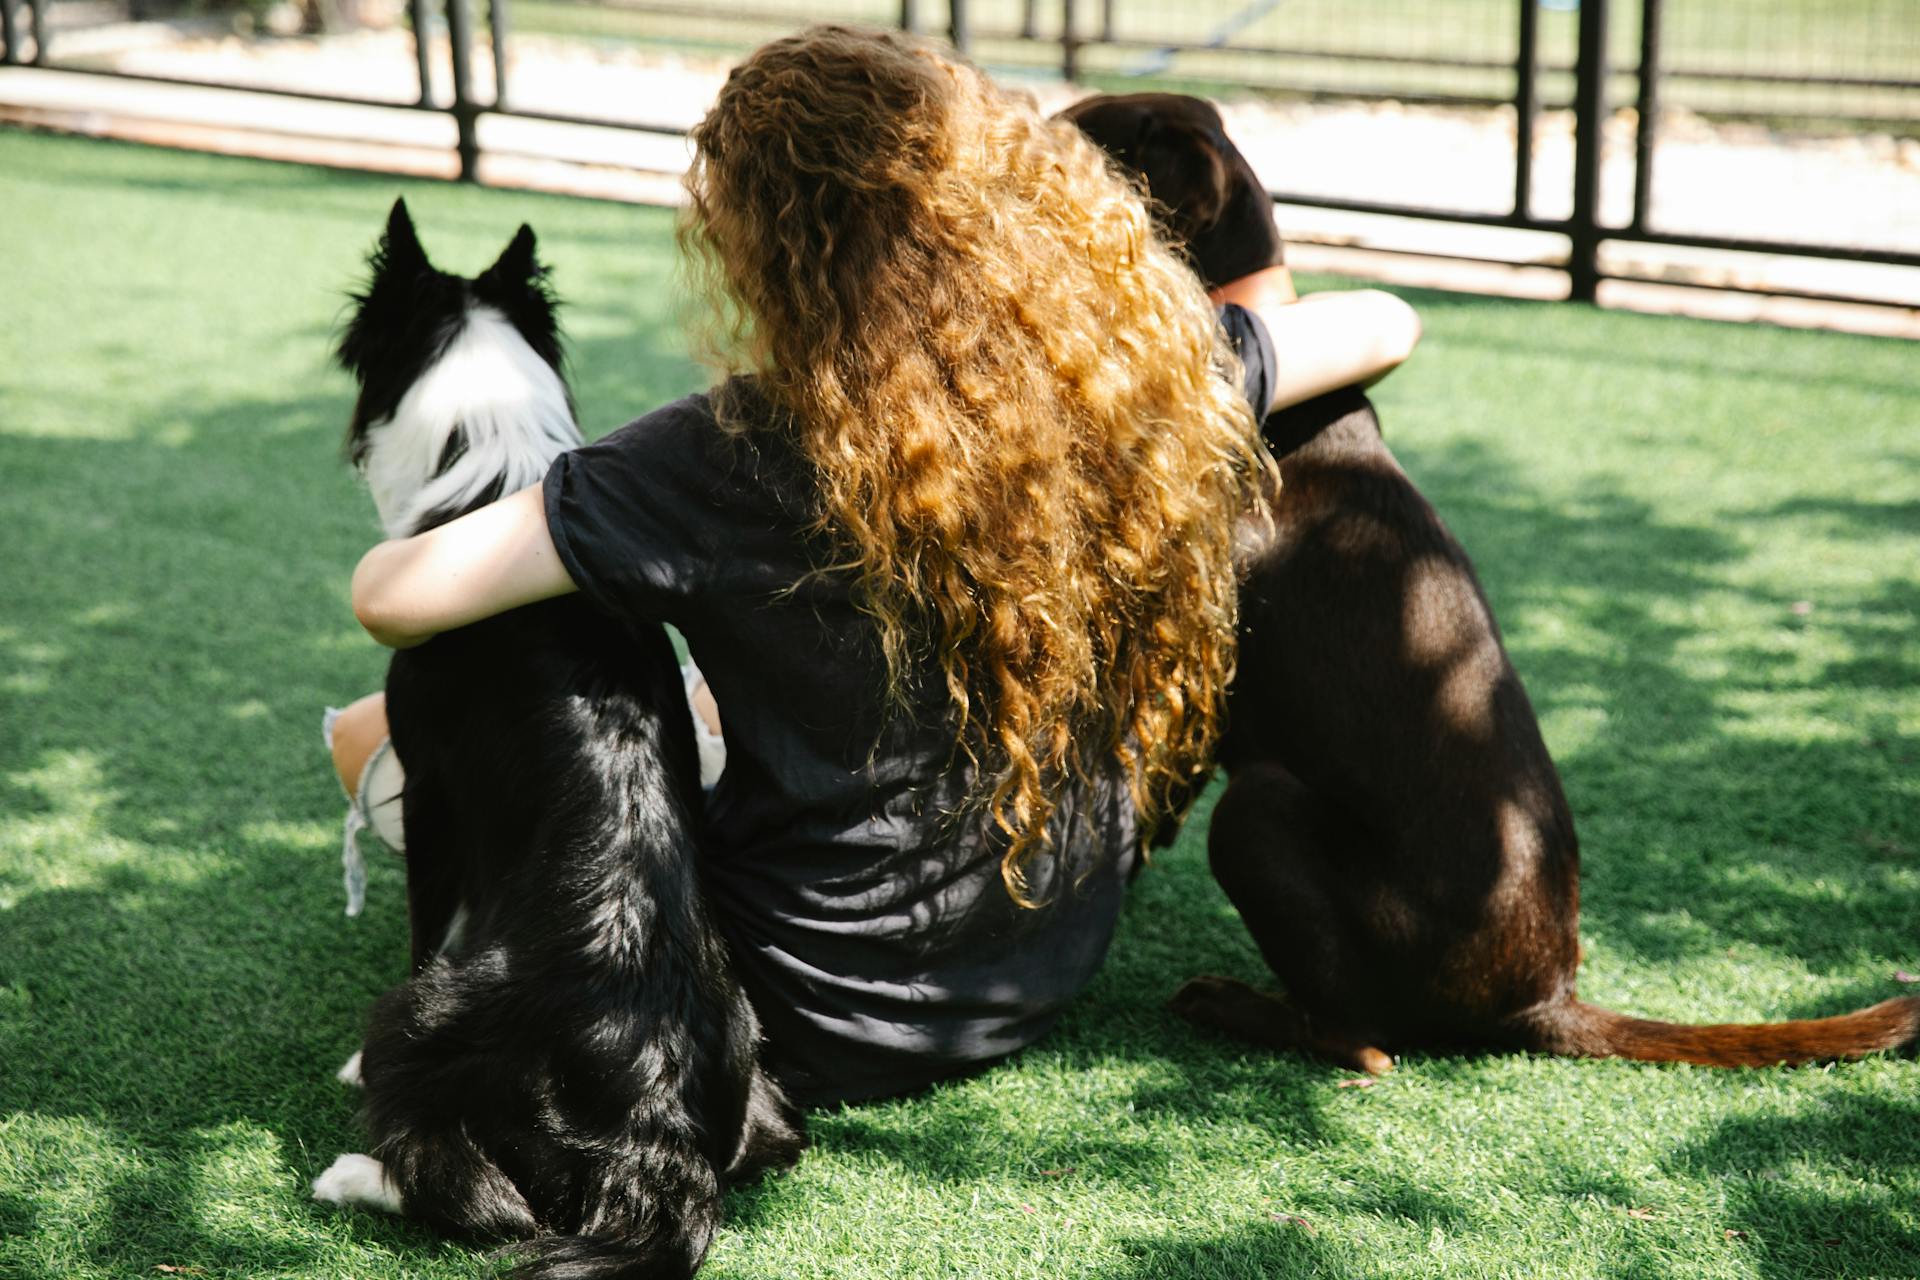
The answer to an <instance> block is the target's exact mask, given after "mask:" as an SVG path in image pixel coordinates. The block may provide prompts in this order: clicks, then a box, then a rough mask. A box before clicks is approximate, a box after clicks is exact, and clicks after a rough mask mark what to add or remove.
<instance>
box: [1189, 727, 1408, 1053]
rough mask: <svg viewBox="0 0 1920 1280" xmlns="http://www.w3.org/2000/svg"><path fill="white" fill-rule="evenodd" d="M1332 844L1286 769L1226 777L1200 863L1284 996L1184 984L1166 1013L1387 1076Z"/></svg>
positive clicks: (1325, 822) (1367, 976)
mask: <svg viewBox="0 0 1920 1280" xmlns="http://www.w3.org/2000/svg"><path fill="white" fill-rule="evenodd" d="M1343 843H1344V842H1343V840H1342V838H1341V830H1340V823H1339V821H1338V818H1337V815H1333V814H1330V813H1329V812H1327V810H1326V808H1325V806H1324V805H1322V804H1320V803H1319V802H1318V801H1317V800H1316V799H1315V798H1314V797H1313V796H1312V795H1311V794H1310V793H1309V792H1308V791H1307V790H1306V788H1305V787H1303V786H1302V785H1301V784H1300V782H1299V781H1298V780H1297V779H1296V778H1294V776H1293V775H1292V774H1290V773H1288V772H1287V771H1286V770H1284V769H1281V768H1279V767H1278V766H1272V765H1254V766H1249V767H1248V768H1246V769H1244V770H1242V771H1241V772H1240V773H1239V774H1237V775H1236V776H1235V777H1234V780H1233V782H1232V784H1231V785H1230V786H1229V787H1228V788H1227V792H1226V794H1225V795H1224V796H1222V797H1221V798H1220V802H1219V804H1218V805H1216V806H1215V808H1214V812H1213V821H1212V827H1211V829H1210V831H1209V833H1208V842H1207V851H1208V857H1209V861H1210V863H1211V865H1212V867H1213V874H1214V878H1215V879H1217V880H1218V881H1219V882H1220V886H1221V888H1223V889H1225V890H1226V893H1227V897H1228V898H1229V899H1231V900H1232V902H1233V904H1234V906H1235V907H1237V908H1238V909H1239V911H1240V916H1241V919H1242V920H1243V921H1244V922H1245V923H1246V925H1247V928H1248V931H1249V932H1250V933H1252V935H1253V940H1254V942H1255V943H1256V944H1258V946H1259V948H1260V952H1261V954H1262V955H1263V956H1265V957H1266V960H1267V964H1268V965H1269V966H1270V967H1271V968H1272V969H1273V971H1274V973H1275V974H1276V975H1277V976H1278V977H1279V978H1280V981H1281V983H1282V984H1283V985H1284V986H1285V988H1286V990H1287V998H1286V999H1281V998H1278V997H1274V996H1270V995H1263V994H1261V993H1259V992H1257V991H1255V990H1253V989H1252V988H1251V987H1248V986H1247V985H1246V984H1244V983H1240V982H1235V981H1233V980H1231V979H1227V978H1213V977H1208V978H1196V979H1195V980H1194V981H1192V982H1190V983H1188V984H1187V985H1186V986H1185V987H1183V988H1182V989H1181V991H1180V992H1179V994H1177V995H1176V996H1175V997H1174V1000H1173V1006H1172V1007H1173V1010H1174V1012H1175V1013H1178V1014H1179V1015H1180V1016H1182V1017H1184V1018H1186V1019H1187V1020H1188V1021H1190V1022H1193V1023H1196V1024H1198V1025H1201V1026H1205V1027H1209V1028H1211V1029H1213V1030H1216V1031H1221V1032H1224V1033H1226V1034H1228V1035H1232V1036H1236V1037H1238V1038H1240V1039H1243V1040H1247V1041H1251V1042H1253V1043H1255V1044H1261V1045H1266V1046H1267V1047H1269V1048H1275V1049H1297V1050H1300V1051H1302V1052H1306V1053H1312V1054H1316V1055H1318V1056H1321V1057H1325V1058H1329V1059H1331V1060H1333V1061H1335V1062H1339V1063H1341V1064H1343V1065H1346V1066H1350V1067H1353V1068H1354V1069H1356V1070H1361V1071H1368V1072H1372V1073H1375V1074H1378V1073H1380V1072H1383V1071H1387V1070H1389V1069H1391V1067H1392V1065H1393V1060H1392V1059H1391V1058H1389V1057H1388V1056H1387V1055H1386V1054H1385V1053H1384V1052H1382V1051H1381V1050H1380V1049H1379V1048H1378V1047H1377V1046H1376V1043H1375V1039H1376V1036H1377V1034H1378V1031H1379V1028H1378V1026H1377V1016H1376V1015H1377V1013H1378V1012H1379V1011H1378V1010H1370V1009H1369V1008H1368V1007H1367V1006H1368V1004H1369V1003H1370V1002H1369V1000H1368V998H1367V995H1368V990H1369V988H1371V987H1372V986H1373V985H1374V984H1375V980H1376V977H1377V975H1376V974H1375V972H1374V969H1375V966H1374V965H1373V964H1372V963H1371V962H1370V959H1369V957H1368V956H1367V955H1366V954H1365V953H1366V952H1367V951H1368V950H1369V948H1368V947H1367V945H1366V943H1365V941H1364V939H1362V938H1360V937H1358V936H1356V933H1355V931H1354V928H1353V922H1354V919H1355V913H1354V912H1353V911H1352V910H1351V909H1350V907H1351V903H1350V896H1351V893H1352V891H1353V890H1354V888H1355V886H1356V881H1357V880H1358V878H1359V872H1358V870H1357V866H1356V861H1355V859H1354V857H1353V856H1351V851H1349V850H1346V849H1344V847H1343Z"/></svg>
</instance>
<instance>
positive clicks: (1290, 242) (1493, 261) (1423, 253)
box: [1286, 231, 1567, 274]
mask: <svg viewBox="0 0 1920 1280" xmlns="http://www.w3.org/2000/svg"><path fill="white" fill-rule="evenodd" d="M1286 241H1287V246H1288V247H1289V248H1291V247H1292V246H1294V245H1296V244H1298V245H1308V246H1310V247H1312V248H1315V249H1351V250H1353V251H1354V252H1355V253H1390V254H1392V255H1393V256H1395V257H1397V258H1435V259H1438V260H1440V261H1442V262H1477V263H1480V264H1481V265H1483V266H1488V267H1512V268H1514V269H1515V270H1516V271H1519V270H1526V271H1558V272H1561V273H1562V274H1565V272H1566V269H1567V263H1566V259H1564V258H1554V259H1550V260H1547V261H1544V262H1543V261H1540V260H1538V259H1526V260H1522V259H1515V258H1496V257H1491V256H1489V255H1487V254H1484V253H1456V252H1453V251H1451V250H1446V249H1403V248H1401V247H1400V246H1399V245H1391V244H1355V243H1354V242H1353V241H1351V240H1332V239H1323V238H1320V237H1318V236H1315V235H1314V234H1313V233H1312V232H1310V231H1309V232H1301V233H1296V232H1292V231H1289V232H1287V233H1286ZM1333 274H1338V273H1333Z"/></svg>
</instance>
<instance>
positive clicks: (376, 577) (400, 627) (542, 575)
mask: <svg viewBox="0 0 1920 1280" xmlns="http://www.w3.org/2000/svg"><path fill="white" fill-rule="evenodd" d="M579 589H580V588H579V587H578V585H576V584H575V583H574V581H573V579H572V578H570V577H568V576H567V570H566V566H565V565H564V564H562V563H561V561H560V555H559V552H557V551H555V550H554V546H553V535H552V534H551V533H550V532H548V530H547V512H546V506H545V504H544V502H543V501H542V498H541V492H540V486H539V485H537V484H534V485H528V486H527V487H526V488H524V489H522V490H520V491H519V492H517V493H512V494H508V495H507V496H506V497H504V498H502V499H500V501H498V502H495V503H492V504H490V505H488V506H484V507H481V508H480V509H479V510H478V511H474V512H470V513H469V514H467V515H464V516H461V517H460V518H459V519H458V520H450V521H448V522H447V523H446V524H443V525H440V526H438V527H436V528H433V529H429V530H428V531H427V532H425V533H419V534H415V535H414V536H413V537H411V538H395V539H392V540H391V541H388V542H383V543H381V544H380V545H378V546H376V547H375V548H374V549H373V550H371V551H369V552H367V554H366V555H365V556H363V557H361V559H360V564H359V566H358V567H357V568H355V569H354V571H353V613H354V616H355V617H356V618H358V619H359V620H360V625H361V626H363V627H365V628H366V630H367V634H368V635H370V636H372V637H373V638H374V639H375V640H378V641H379V642H380V643H381V644H383V645H386V646H387V647H388V648H392V649H410V648H412V647H413V646H415V645H417V644H423V643H425V642H426V641H428V640H431V639H432V638H433V637H434V636H436V635H439V634H440V633H441V632H442V631H451V630H453V629H454V628H455V627H464V626H466V625H467V624H468V623H470V622H478V621H480V620H481V619H482V618H491V617H493V616H494V615H495V614H498V613H505V612H506V611H507V610H509V609H517V608H519V607H520V606H521V605H523V604H532V603H533V602H534V601H536V600H546V599H550V598H551V597H553V596H560V595H566V594H567V593H568V592H570V591H578V590H579Z"/></svg>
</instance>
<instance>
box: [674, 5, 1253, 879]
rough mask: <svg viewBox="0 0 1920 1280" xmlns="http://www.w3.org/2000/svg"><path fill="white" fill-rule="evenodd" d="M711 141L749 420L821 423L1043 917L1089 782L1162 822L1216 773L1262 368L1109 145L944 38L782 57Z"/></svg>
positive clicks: (824, 450) (822, 486)
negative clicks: (1104, 762) (1080, 788)
mask: <svg viewBox="0 0 1920 1280" xmlns="http://www.w3.org/2000/svg"><path fill="white" fill-rule="evenodd" d="M692 139H693V142H694V144H695V150H696V154H695V159H694V163H693V167H692V169H691V171H690V172H689V174H688V176H687V190H688V192H689V194H690V196H691V202H690V206H689V209H688V212H687V215H686V217H685V218H684V219H683V220H682V223H681V240H682V244H683V246H684V247H685V249H686V250H687V259H688V261H689V263H690V264H691V266H692V269H693V270H694V272H695V273H696V277H697V278H698V280H699V281H700V283H701V284H702V285H704V286H705V287H704V290H703V291H704V293H705V294H706V295H707V296H709V297H710V298H711V299H713V301H714V302H715V303H716V308H715V311H714V313H713V319H712V328H711V329H710V331H709V334H708V337H709V343H710V345H711V347H712V352H711V354H714V355H716V356H717V357H718V362H719V363H720V364H721V365H722V367H723V368H724V369H726V370H727V371H729V372H735V373H749V374H752V375H754V377H755V378H756V379H757V383H758V387H759V389H760V391H761V393H762V394H764V395H765V396H766V397H767V398H768V399H769V400H770V401H771V402H772V403H773V405H774V406H775V407H776V408H777V409H779V410H781V411H782V412H781V414H780V415H778V416H779V417H780V418H781V419H782V421H781V422H780V423H779V424H777V425H774V426H771V427H769V426H768V425H766V424H765V423H759V424H755V423H751V422H730V423H728V425H729V426H730V428H731V429H735V430H755V429H760V430H769V429H772V430H785V431H789V432H791V433H792V436H793V440H794V443H795V445H796V446H797V448H798V450H799V452H800V454H801V455H802V457H804V458H805V459H806V461H807V462H808V463H809V464H810V466H811V467H812V469H813V471H814V473H815V478H816V479H817V483H818V492H819V497H820V507H819V511H818V531H819V532H822V533H824V534H826V535H827V536H828V537H830V538H831V540H832V545H833V546H834V547H835V548H836V549H837V553H836V554H837V555H838V557H839V559H838V563H836V564H834V565H832V566H828V568H829V570H830V571H840V572H847V573H850V574H852V575H853V576H854V589H855V599H856V602H857V603H858V604H859V606H860V607H861V608H862V609H863V610H864V611H865V612H866V613H868V614H869V615H870V616H871V617H872V618H873V619H874V621H875V623H876V624H877V626H878V629H879V636H880V642H881V645H882V648H883V651H884V653H885V656H886V661H887V666H888V671H889V673H890V679H891V688H890V691H889V692H890V696H892V697H893V698H895V699H897V700H900V699H903V683H902V681H903V675H904V673H905V672H907V671H909V670H916V669H919V667H918V666H917V665H916V664H924V663H926V662H928V661H929V660H931V661H932V662H934V663H937V665H938V668H939V671H940V672H941V674H942V675H943V676H944V679H945V684H946V691H947V695H948V699H949V703H950V710H951V713H952V718H953V720H954V722H955V731H956V740H957V743H958V746H959V748H960V749H961V750H962V751H963V752H964V753H965V754H966V755H967V757H968V759H969V761H970V762H971V764H972V766H973V769H974V776H973V780H972V791H971V792H970V801H971V803H973V804H976V805H979V806H982V807H984V808H985V810H986V811H987V812H988V813H989V814H990V815H991V820H992V822H993V823H994V824H995V825H996V826H997V827H998V828H999V829H1000V830H1001V831H1002V832H1003V833H1004V835H1005V837H1006V841H1007V846H1006V852H1005V855H1004V858H1003V861H1002V867H1001V870H1002V875H1003V878H1004V879H1005V881H1006V884H1007V888H1008V891H1009V892H1010V893H1011V894H1012V895H1013V897H1014V898H1015V899H1016V900H1017V901H1020V902H1023V903H1030V902H1031V901H1032V897H1031V894H1030V879H1029V876H1028V871H1027V868H1028V865H1029V861H1030V859H1031V858H1033V857H1034V856H1036V855H1037V854H1039V853H1041V852H1042V851H1043V850H1045V849H1047V848H1048V846H1049V843H1050V840H1049V837H1048V834H1047V821H1048V818H1049V817H1050V815H1051V814H1052V812H1053V810H1054V806H1055V796H1056V794H1057V792H1058V790H1059V788H1060V786H1061V785H1062V784H1063V783H1064V782H1065V781H1066V780H1067V779H1068V778H1069V777H1078V778H1086V777H1088V776H1090V770H1091V769H1092V767H1093V766H1094V765H1095V763H1096V762H1097V761H1098V760H1101V759H1106V758H1117V759H1118V760H1119V761H1120V762H1121V763H1122V765H1123V766H1124V768H1125V769H1126V772H1127V777H1128V779H1129V781H1130V783H1131V786H1132V788H1133V795H1134V800H1135V803H1136V805H1137V806H1138V808H1139V809H1140V810H1141V813H1142V827H1141V829H1142V831H1151V830H1152V829H1153V826H1154V824H1155V823H1156V821H1157V820H1158V818H1159V816H1160V815H1161V814H1162V813H1163V812H1165V811H1166V809H1167V808H1168V807H1170V806H1171V805H1174V804H1177V803H1180V802H1181V801H1182V799H1183V798H1184V797H1185V796H1186V795H1187V793H1188V792H1189V790H1190V788H1191V787H1192V785H1193V784H1194V782H1195V781H1196V779H1197V778H1198V777H1199V776H1200V775H1201V774H1202V773H1203V772H1204V771H1205V769H1206V768H1207V767H1208V763H1209V761H1210V758H1211V753H1212V749H1213V746H1214V743H1215V741H1216V739H1217V737H1218V735H1219V731H1220V728H1221V717H1222V710H1223V702H1224V698H1225V694H1226V689H1227V685H1228V683H1229V681H1230V680H1231V678H1232V673H1233V662H1234V642H1235V628H1236V622H1237V615H1236V587H1235V581H1234V570H1233V560H1232V551H1233V530H1234V526H1235V522H1236V519H1237V518H1238V517H1239V516H1241V515H1242V514H1244V513H1246V512H1248V511H1256V512H1261V513H1264V510H1265V508H1264V505H1263V503H1262V499H1261V494H1262V493H1263V492H1264V491H1265V485H1266V484H1267V483H1268V482H1269V481H1270V480H1272V479H1273V476H1272V470H1271V468H1272V464H1271V462H1270V460H1268V459H1267V455H1266V453H1265V451H1264V450H1263V449H1262V448H1261V446H1260V444H1259V437H1258V434H1257V429H1256V425H1255V422H1254V419H1253V415H1252V413H1251V412H1250V411H1249V409H1248V407H1247V404H1246V402H1245V400H1244V398H1243V397H1242V396H1241V395H1240V393H1239V392H1238V391H1237V390H1236V387H1237V384H1238V370H1239V365H1238V362H1237V361H1236V360H1235V359H1234V357H1233V355H1232V353H1231V352H1230V351H1229V350H1228V348H1227V347H1226V345H1225V343H1224V340H1223V338H1222V336H1221V334H1220V330H1219V326H1218V324H1217V322H1216V320H1215V317H1214V312H1213V309H1212V307H1211V306H1210V304H1209V303H1208V301H1207V298H1206V296H1205V294H1204V293H1203V292H1202V290H1201V286H1200V284H1199V283H1198V282H1197V280H1196V279H1195V277H1194V275H1193V273H1192V271H1190V270H1189V269H1188V268H1187V267H1186V266H1184V265H1183V264H1182V263H1181V262H1180V260H1179V259H1178V258H1176V257H1175V256H1174V254H1173V253H1172V252H1171V251H1170V250H1169V249H1168V248H1167V247H1166V245H1165V244H1164V243H1163V242H1162V241H1161V240H1160V239H1159V238H1158V236H1157V234H1156V232H1155V230H1154V227H1153V224H1152V222H1151V221H1150V220H1149V218H1148V215H1147V212H1146V209H1145V207H1144V206H1143V204H1142V200H1141V197H1140V195H1139V193H1138V192H1137V191H1136V190H1135V189H1133V187H1131V186H1130V185H1129V184H1128V183H1127V182H1126V181H1125V180H1123V179H1122V178H1120V177H1119V176H1117V175H1116V174H1115V173H1114V172H1113V171H1111V170H1110V169H1109V167H1108V162H1107V160H1106V158H1105V156H1104V155H1103V154H1102V153H1101V152H1100V151H1098V150H1097V149H1096V148H1095V147H1094V146H1093V145H1092V144H1091V143H1089V142H1087V141H1086V140H1085V139H1084V138H1083V137H1082V136H1081V134H1080V132H1079V130H1078V129H1076V128H1075V127H1074V126H1073V125H1072V124H1070V123H1066V122H1061V121H1050V120H1047V119H1044V118H1042V117H1041V116H1040V115H1039V113H1038V112H1037V111H1036V110H1035V109H1034V106H1033V104H1032V101H1031V100H1030V99H1029V98H1027V97H1026V96H1025V95H1015V94H1011V93H1008V92H1006V91H1003V90H1001V89H1000V88H998V87H997V86H995V85H994V84H993V83H992V82H991V81H990V80H989V79H988V78H987V77H986V76H985V75H983V74H982V73H981V72H979V71H978V70H976V69H975V68H974V67H972V66H970V65H968V64H966V63H964V62H961V61H957V60H955V59H954V58H953V57H951V56H949V55H945V54H943V53H941V52H938V51H936V50H935V49H933V48H932V47H931V46H929V45H927V44H925V43H923V42H921V41H918V40H915V39H912V38H910V37H906V36H902V35H899V34H895V33H891V32H880V31H863V30H857V29H852V28H847V27H840V26H823V27H815V28H812V29H810V30H807V31H804V32H801V33H800V34H797V35H794V36H791V37H788V38H786V39H781V40H776V41H774V42H773V43H771V44H768V45H766V46H765V47H764V48H762V49H760V50H759V51H758V52H757V53H755V54H753V55H752V56H751V57H750V58H748V59H747V60H746V61H745V62H744V63H742V64H741V65H740V66H738V67H737V68H735V70H734V71H733V74H732V75H731V76H730V77H729V79H728V81H727V83H726V86H725V87H724V88H723V89H722V90H721V93H720V96H719V99H718V101H717V102H716V103H715V105H714V107H713V110H712V111H711V112H710V113H709V114H708V116H707V117H706V119H705V120H704V121H702V122H701V124H700V125H699V126H698V127H697V128H696V129H695V130H694V131H693V134H692ZM725 416H726V415H725V413H724V410H723V419H724V418H725Z"/></svg>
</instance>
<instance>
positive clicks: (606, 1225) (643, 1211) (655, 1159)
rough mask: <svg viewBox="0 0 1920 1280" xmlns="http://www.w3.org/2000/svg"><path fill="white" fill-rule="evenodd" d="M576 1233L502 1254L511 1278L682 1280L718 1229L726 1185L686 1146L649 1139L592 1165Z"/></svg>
mask: <svg viewBox="0 0 1920 1280" xmlns="http://www.w3.org/2000/svg"><path fill="white" fill-rule="evenodd" d="M583 1190H584V1193H585V1197H586V1203H585V1204H584V1205H583V1206H582V1208H583V1212H582V1214H581V1219H580V1231H579V1234H577V1235H566V1236H538V1237H535V1238H534V1239H532V1240H528V1241H525V1242H524V1243H521V1244H518V1245H515V1246H514V1247H513V1248H512V1249H511V1250H510V1251H509V1253H508V1255H507V1256H508V1258H509V1259H510V1260H511V1261H512V1263H513V1264H514V1266H513V1271H512V1273H511V1274H512V1277H513V1280H686V1278H687V1277H688V1276H691V1275H692V1274H693V1273H694V1272H695V1271H697V1270H698V1269H699V1267H700V1264H701V1262H702V1261H704V1260H705V1258H706V1256H707V1249H708V1247H709V1246H710V1245H712V1243H713V1238H714V1236H715V1234H717V1233H718V1231H719V1230H720V1220H721V1213H722V1197H723V1195H724V1190H725V1189H724V1187H723V1186H722V1184H721V1181H720V1178H719V1176H718V1175H717V1174H716V1173H715V1171H714V1168H713V1165H712V1163H711V1162H710V1161H709V1160H708V1159H707V1158H706V1157H705V1155H704V1154H703V1153H702V1152H700V1151H699V1150H697V1148H696V1146H695V1144H693V1143H691V1142H685V1143H682V1142H676V1141H672V1140H669V1141H666V1142H653V1143H646V1144H643V1145H642V1146H640V1147H637V1148H635V1150H634V1152H633V1155H632V1156H631V1157H630V1158H628V1159H624V1160H610V1161H607V1162H606V1163H605V1164H603V1165H601V1166H600V1167H598V1168H596V1169H595V1171H594V1174H593V1185H591V1186H588V1187H586V1188H584V1189H583Z"/></svg>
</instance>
